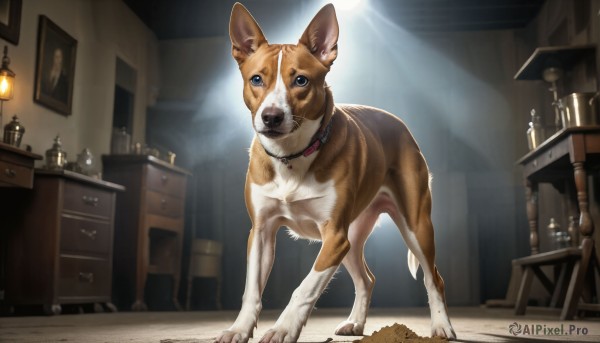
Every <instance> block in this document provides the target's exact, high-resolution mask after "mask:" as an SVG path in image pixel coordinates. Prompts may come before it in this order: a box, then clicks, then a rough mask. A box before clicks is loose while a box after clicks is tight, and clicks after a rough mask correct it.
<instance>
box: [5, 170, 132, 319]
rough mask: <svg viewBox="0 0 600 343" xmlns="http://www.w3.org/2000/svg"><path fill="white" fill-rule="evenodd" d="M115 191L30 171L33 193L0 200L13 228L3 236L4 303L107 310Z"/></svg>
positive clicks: (90, 181)
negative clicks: (82, 305)
mask: <svg viewBox="0 0 600 343" xmlns="http://www.w3.org/2000/svg"><path fill="white" fill-rule="evenodd" d="M123 190H124V188H123V187H122V186H120V185H117V184H113V183H110V182H106V181H102V180H97V179H94V178H91V177H87V176H84V175H81V174H77V173H73V172H70V171H62V170H61V171H49V170H42V169H38V170H36V171H35V185H34V188H33V191H32V192H25V193H24V192H19V193H17V192H14V193H15V194H14V197H10V198H2V200H1V201H0V203H1V204H2V206H1V207H2V208H3V209H4V208H5V207H6V208H9V209H10V208H11V207H12V206H11V204H10V202H12V201H15V200H16V199H18V205H17V206H15V207H13V208H15V211H14V212H12V213H8V214H7V213H4V215H7V216H11V217H14V218H16V222H17V225H16V226H15V227H14V228H13V229H12V230H10V231H9V233H8V239H7V240H8V245H7V246H8V249H7V251H8V254H7V267H6V282H7V285H6V302H7V303H8V304H10V305H34V304H40V305H43V306H44V309H45V312H46V313H47V314H60V312H61V304H80V303H104V304H105V305H106V306H107V308H108V309H110V310H115V308H114V306H112V304H111V283H112V281H111V280H112V256H113V254H112V251H113V244H112V242H113V225H114V208H115V198H116V193H117V192H119V191H123Z"/></svg>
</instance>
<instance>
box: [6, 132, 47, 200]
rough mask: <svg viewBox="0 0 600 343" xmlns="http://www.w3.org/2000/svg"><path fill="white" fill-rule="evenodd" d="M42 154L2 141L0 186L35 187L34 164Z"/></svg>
mask: <svg viewBox="0 0 600 343" xmlns="http://www.w3.org/2000/svg"><path fill="white" fill-rule="evenodd" d="M41 159H42V156H40V155H36V154H33V153H30V152H28V151H25V150H22V149H19V148H17V147H14V146H12V145H8V144H4V143H0V187H22V188H29V189H31V188H32V187H33V164H34V162H35V160H41Z"/></svg>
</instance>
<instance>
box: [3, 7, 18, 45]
mask: <svg viewBox="0 0 600 343" xmlns="http://www.w3.org/2000/svg"><path fill="white" fill-rule="evenodd" d="M22 5H23V4H22V1H21V0H0V38H4V39H6V40H7V41H9V42H11V43H13V44H19V33H20V30H21V7H22Z"/></svg>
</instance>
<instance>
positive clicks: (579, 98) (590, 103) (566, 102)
mask: <svg viewBox="0 0 600 343" xmlns="http://www.w3.org/2000/svg"><path fill="white" fill-rule="evenodd" d="M557 106H558V109H559V110H560V116H561V119H562V125H563V128H568V127H577V126H588V125H598V123H600V120H599V118H598V97H597V93H596V94H594V93H571V94H569V95H567V96H565V97H564V98H562V99H560V100H558V102H557Z"/></svg>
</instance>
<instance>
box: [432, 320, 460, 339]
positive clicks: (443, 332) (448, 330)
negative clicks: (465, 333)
mask: <svg viewBox="0 0 600 343" xmlns="http://www.w3.org/2000/svg"><path fill="white" fill-rule="evenodd" d="M436 336H437V337H444V338H447V339H448V340H449V341H454V340H456V333H455V332H454V329H453V328H452V325H450V322H448V321H447V322H446V323H437V324H433V325H431V337H436Z"/></svg>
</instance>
